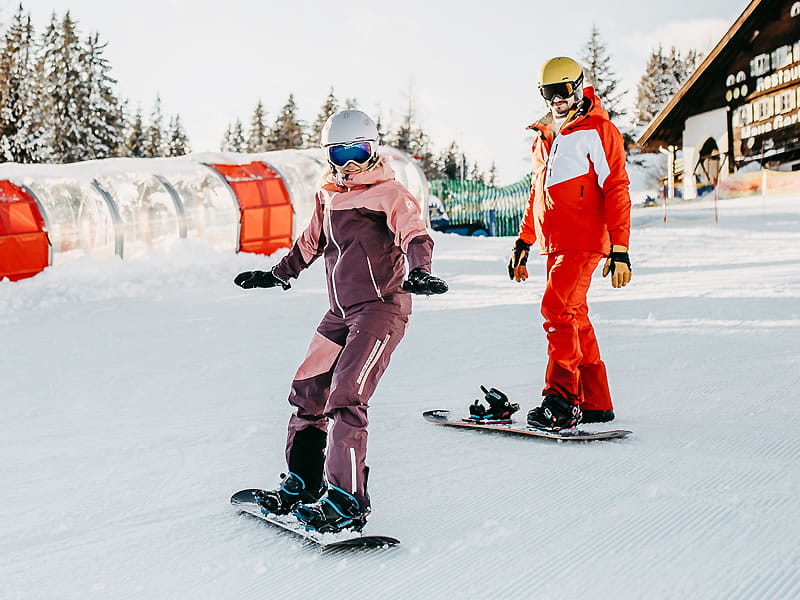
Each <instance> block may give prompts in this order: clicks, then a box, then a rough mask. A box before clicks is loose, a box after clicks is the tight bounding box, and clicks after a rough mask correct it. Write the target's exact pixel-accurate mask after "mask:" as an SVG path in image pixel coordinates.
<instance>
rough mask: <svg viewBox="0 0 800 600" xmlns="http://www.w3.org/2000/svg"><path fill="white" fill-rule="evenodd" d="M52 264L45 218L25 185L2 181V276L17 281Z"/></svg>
mask: <svg viewBox="0 0 800 600" xmlns="http://www.w3.org/2000/svg"><path fill="white" fill-rule="evenodd" d="M49 264H50V242H49V240H48V238H47V233H46V226H45V220H44V217H43V216H42V213H41V211H40V210H39V206H38V205H37V204H36V200H35V198H34V197H33V196H32V195H31V194H30V193H29V192H28V191H27V190H25V188H23V187H21V186H18V185H15V184H13V183H11V182H10V181H5V180H3V181H0V278H3V277H8V278H9V279H10V280H11V281H17V280H19V279H24V278H26V277H31V276H32V275H35V274H36V273H38V272H40V271H42V270H43V269H44V268H45V267H46V266H48V265H49Z"/></svg>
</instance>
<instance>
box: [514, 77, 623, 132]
mask: <svg viewBox="0 0 800 600" xmlns="http://www.w3.org/2000/svg"><path fill="white" fill-rule="evenodd" d="M588 118H600V119H604V120H608V112H607V111H606V109H605V108H603V103H602V102H601V101H600V98H598V97H597V96H596V95H595V93H594V88H593V87H592V86H586V87H585V88H583V101H582V102H581V106H580V108H579V109H578V110H577V111H576V112H575V114H573V115H571V116H570V117H569V118H568V119H567V120H566V121H565V122H564V124H563V125H562V126H561V131H562V132H563V131H567V130H569V129H572V128H574V127H576V126H577V125H578V124H579V123H581V122H583V120H584V119H588ZM526 129H532V130H534V131H536V132H537V133H538V134H539V136H540V137H541V138H542V139H543V140H546V141H552V140H553V138H554V137H555V136H556V134H558V133H560V132H557V131H555V119H553V115H552V114H551V113H550V111H548V112H547V114H546V115H544V116H543V117H542V118H541V119H539V120H538V121H536V122H534V123H531V124H530V125H528V127H526Z"/></svg>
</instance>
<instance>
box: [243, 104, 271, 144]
mask: <svg viewBox="0 0 800 600" xmlns="http://www.w3.org/2000/svg"><path fill="white" fill-rule="evenodd" d="M264 116H265V115H264V105H263V104H262V103H261V100H259V101H258V104H256V108H255V110H254V111H253V116H252V118H251V119H250V130H249V131H248V133H247V143H246V144H245V146H246V150H247V152H266V151H267V150H268V149H269V140H268V132H267V124H266V122H265V121H264Z"/></svg>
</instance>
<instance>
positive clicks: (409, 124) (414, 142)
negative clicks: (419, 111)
mask: <svg viewBox="0 0 800 600" xmlns="http://www.w3.org/2000/svg"><path fill="white" fill-rule="evenodd" d="M388 143H389V145H391V146H393V147H395V148H398V149H400V150H403V151H404V152H407V153H408V154H410V155H411V156H413V157H415V158H416V159H417V160H419V162H420V167H421V168H422V171H423V172H424V173H425V176H426V177H427V178H428V179H438V178H440V177H441V168H440V165H439V161H437V159H436V157H435V156H434V154H433V151H432V150H431V142H430V137H429V136H428V134H427V133H425V131H424V130H423V129H422V127H421V126H420V125H419V124H418V123H417V116H416V109H415V108H414V100H413V98H411V97H409V101H408V106H407V109H406V113H405V114H404V115H403V117H402V120H401V121H400V125H398V127H397V129H396V130H395V131H394V133H391V134H389V136H388Z"/></svg>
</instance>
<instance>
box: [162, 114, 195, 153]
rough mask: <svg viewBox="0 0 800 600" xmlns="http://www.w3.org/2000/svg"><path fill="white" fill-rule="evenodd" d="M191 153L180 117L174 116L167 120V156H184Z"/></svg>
mask: <svg viewBox="0 0 800 600" xmlns="http://www.w3.org/2000/svg"><path fill="white" fill-rule="evenodd" d="M191 151H192V148H191V146H190V145H189V136H188V135H187V134H186V130H185V129H184V128H183V124H182V123H181V117H180V115H175V116H174V117H172V118H171V119H170V120H169V129H168V130H167V156H186V155H187V154H189V153H190V152H191Z"/></svg>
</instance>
